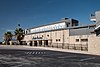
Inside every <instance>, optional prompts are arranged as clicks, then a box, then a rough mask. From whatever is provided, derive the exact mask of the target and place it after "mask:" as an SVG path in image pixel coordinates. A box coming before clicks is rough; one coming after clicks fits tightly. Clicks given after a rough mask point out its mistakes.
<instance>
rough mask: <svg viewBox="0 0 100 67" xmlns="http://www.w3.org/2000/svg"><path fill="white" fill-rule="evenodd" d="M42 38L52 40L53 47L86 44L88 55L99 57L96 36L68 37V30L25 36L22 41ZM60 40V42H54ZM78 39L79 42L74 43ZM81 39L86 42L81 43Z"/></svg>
mask: <svg viewBox="0 0 100 67" xmlns="http://www.w3.org/2000/svg"><path fill="white" fill-rule="evenodd" d="M37 36H38V37H42V36H43V38H44V39H45V38H46V39H49V40H52V41H50V42H51V43H53V44H52V45H53V46H60V47H61V46H62V44H58V45H57V44H54V43H65V44H64V45H65V46H67V44H88V51H87V53H89V54H96V55H100V37H98V36H96V35H95V34H91V35H77V36H69V30H57V31H49V32H43V33H36V34H31V35H25V38H24V40H25V41H29V40H32V38H33V37H37ZM57 39H60V41H56V40H57ZM76 39H79V42H77V41H76ZM81 39H88V41H87V42H82V41H81Z"/></svg>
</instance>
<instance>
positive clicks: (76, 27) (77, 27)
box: [25, 24, 96, 35]
mask: <svg viewBox="0 0 100 67" xmlns="http://www.w3.org/2000/svg"><path fill="white" fill-rule="evenodd" d="M90 26H96V24H90V25H86V26H75V27H68V28H62V29H54V30H47V31H40V32H34V33H29V34H25V35H30V34H36V33H43V32H50V31H57V30H68V29H79V28H87V27H90Z"/></svg>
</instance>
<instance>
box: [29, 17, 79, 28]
mask: <svg viewBox="0 0 100 67" xmlns="http://www.w3.org/2000/svg"><path fill="white" fill-rule="evenodd" d="M71 20H75V19H72V18H68V19H66V20H60V21H56V22H52V23H49V24H44V25H40V26H36V27H32V28H28V29H34V28H38V27H43V26H48V25H53V24H58V23H62V22H68V21H71ZM76 21H78V20H76ZM68 23H69V22H68Z"/></svg>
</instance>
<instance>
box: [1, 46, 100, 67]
mask: <svg viewBox="0 0 100 67" xmlns="http://www.w3.org/2000/svg"><path fill="white" fill-rule="evenodd" d="M6 48H7V49H6ZM19 49H21V48H19V47H16V49H15V48H14V49H11V48H9V47H0V67H100V57H99V56H92V55H83V54H74V53H68V52H57V51H50V50H43V49H37V48H36V49H35V48H34V49H32V48H23V49H21V50H19ZM29 49H32V50H29Z"/></svg>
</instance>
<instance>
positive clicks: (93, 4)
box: [0, 0, 100, 37]
mask: <svg viewBox="0 0 100 67" xmlns="http://www.w3.org/2000/svg"><path fill="white" fill-rule="evenodd" d="M98 10H100V0H0V37H2V36H3V35H4V32H6V31H13V30H14V29H15V28H16V26H17V24H21V27H23V28H24V29H25V28H31V27H34V26H39V25H43V24H48V23H51V22H55V21H59V20H60V19H61V18H64V17H68V18H74V19H77V20H79V21H80V22H81V25H86V24H92V23H93V22H90V20H89V18H90V14H91V13H94V12H95V11H98Z"/></svg>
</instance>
